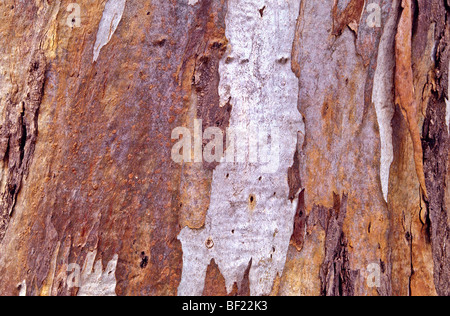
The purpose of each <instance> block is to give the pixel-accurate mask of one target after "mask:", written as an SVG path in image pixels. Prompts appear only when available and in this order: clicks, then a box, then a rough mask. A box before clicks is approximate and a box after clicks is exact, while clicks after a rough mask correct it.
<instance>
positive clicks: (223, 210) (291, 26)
mask: <svg viewBox="0 0 450 316" xmlns="http://www.w3.org/2000/svg"><path fill="white" fill-rule="evenodd" d="M299 2H300V1H285V0H267V1H260V0H230V1H229V2H228V13H227V18H226V25H227V28H226V36H227V38H228V40H229V47H230V49H229V51H228V52H227V54H226V55H225V56H224V58H223V60H222V61H221V64H220V70H219V72H220V78H221V79H220V85H219V94H220V97H221V104H222V105H223V104H225V103H226V102H228V100H231V101H230V102H231V104H232V105H233V109H232V112H231V119H230V127H231V128H233V129H234V130H235V131H239V133H236V134H237V137H236V142H237V143H238V144H237V146H239V145H245V146H248V145H249V144H248V143H249V142H250V147H251V148H253V150H250V151H247V154H246V156H245V158H244V159H242V162H241V159H236V160H234V161H235V162H234V163H231V162H230V161H232V159H225V158H223V159H222V162H221V163H220V164H219V165H218V166H217V168H216V169H215V171H214V175H213V180H212V190H211V199H210V207H209V210H208V214H207V218H206V222H205V227H204V228H203V229H201V230H192V229H190V228H187V227H186V228H184V229H183V230H182V231H181V233H180V235H179V239H180V240H181V242H182V247H183V272H182V279H181V283H180V286H179V288H178V294H179V295H201V294H202V292H203V289H204V282H205V276H206V268H207V266H208V264H209V263H210V261H211V259H212V258H214V259H215V262H216V263H217V264H218V266H219V269H220V271H221V273H222V275H223V276H224V278H225V281H226V286H227V290H228V291H229V292H230V291H231V289H232V287H233V284H234V283H235V282H237V284H240V282H241V281H242V278H243V276H244V273H245V270H246V268H247V267H248V264H249V262H250V260H251V259H252V267H251V270H250V274H249V279H250V292H251V293H250V294H251V295H264V294H269V293H270V291H271V290H272V286H273V281H274V279H275V277H276V275H277V273H279V274H280V275H281V273H282V271H283V267H284V264H285V261H286V253H287V249H288V246H289V241H290V237H291V235H292V230H293V218H294V215H295V208H296V201H294V202H293V203H292V202H291V201H289V199H288V194H289V187H288V182H287V173H288V168H289V167H290V166H291V165H292V163H293V157H294V153H295V151H296V146H297V133H298V132H299V131H302V132H304V126H303V122H302V119H301V116H300V113H299V112H298V110H297V97H298V79H297V78H296V76H295V75H294V73H293V72H292V71H291V65H290V64H291V62H290V56H291V48H292V41H293V39H294V31H295V24H296V18H297V16H298V12H299ZM264 6H265V8H264V10H261V9H262V8H263V7H264ZM217 106H219V105H217ZM254 128H257V130H259V133H258V134H256V135H255V134H252V133H251V132H250V131H251V130H252V129H254ZM261 131H267V132H269V133H271V136H270V138H271V141H272V142H276V141H277V140H278V144H276V145H277V146H276V147H277V148H275V150H273V151H272V155H270V154H268V150H264V149H263V148H262V146H261V144H260V143H258V146H256V147H255V146H254V145H255V142H256V141H257V139H258V138H262V139H265V141H266V143H270V141H267V137H264V136H263V135H264V133H261ZM277 131H278V133H277ZM277 134H278V135H277ZM281 135H282V137H281ZM261 136H263V137H261ZM263 141H264V140H263ZM252 145H253V147H252ZM272 149H273V146H272ZM254 150H256V151H257V152H255V151H254ZM274 153H275V155H276V156H277V157H274V155H273V154H274ZM277 153H278V155H277ZM269 160H270V162H272V164H270V162H268V161H269ZM252 198H253V202H251V201H252Z"/></svg>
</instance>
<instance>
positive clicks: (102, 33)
mask: <svg viewBox="0 0 450 316" xmlns="http://www.w3.org/2000/svg"><path fill="white" fill-rule="evenodd" d="M125 3H126V0H108V2H107V3H106V5H105V9H104V10H103V16H102V19H101V20H100V24H99V27H98V31H97V40H96V41H95V45H94V59H93V61H94V62H95V61H96V60H97V58H98V56H99V55H100V51H101V49H102V47H103V46H105V45H106V44H108V42H109V41H110V40H111V37H112V36H113V34H114V32H115V31H116V29H117V26H118V25H119V23H120V20H121V19H122V14H123V10H124V9H125Z"/></svg>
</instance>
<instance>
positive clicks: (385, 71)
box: [372, 0, 398, 202]
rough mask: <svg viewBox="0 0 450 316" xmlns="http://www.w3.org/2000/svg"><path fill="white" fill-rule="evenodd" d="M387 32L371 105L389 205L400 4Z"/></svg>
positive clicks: (395, 10) (385, 193) (382, 45)
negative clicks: (373, 111) (376, 126)
mask: <svg viewBox="0 0 450 316" xmlns="http://www.w3.org/2000/svg"><path fill="white" fill-rule="evenodd" d="M392 8H393V9H392V11H391V13H390V15H389V18H388V21H387V24H386V26H385V27H384V32H383V35H382V37H381V40H380V45H379V51H378V60H377V69H376V71H375V77H374V83H373V93H372V102H373V103H374V104H375V110H376V113H377V120H378V126H379V130H380V141H381V159H380V180H381V188H382V190H383V197H384V200H385V201H386V202H387V200H388V193H389V173H390V169H391V164H392V162H393V161H394V148H393V146H392V125H391V122H392V118H393V117H394V112H395V110H394V95H393V85H394V69H395V60H394V59H393V58H392V56H394V55H395V53H394V42H395V31H396V30H395V23H396V18H397V15H398V2H397V0H394V1H393V3H392Z"/></svg>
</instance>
